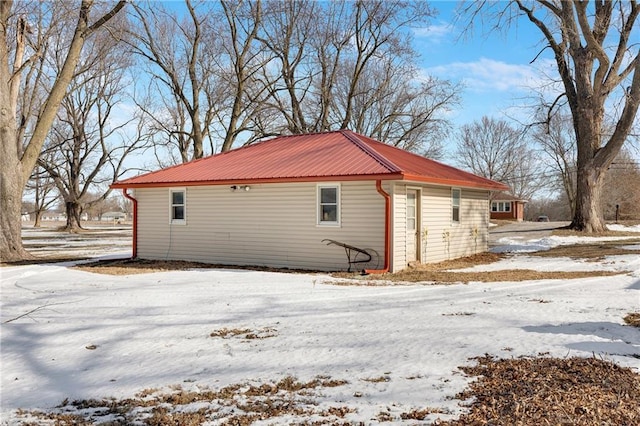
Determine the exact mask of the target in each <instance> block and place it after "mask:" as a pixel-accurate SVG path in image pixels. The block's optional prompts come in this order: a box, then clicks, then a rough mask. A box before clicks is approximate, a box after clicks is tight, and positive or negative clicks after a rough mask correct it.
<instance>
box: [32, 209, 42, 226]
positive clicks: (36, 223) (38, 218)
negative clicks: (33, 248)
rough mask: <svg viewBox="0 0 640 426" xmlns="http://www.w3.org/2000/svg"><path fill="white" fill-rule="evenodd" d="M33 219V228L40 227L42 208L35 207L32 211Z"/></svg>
mask: <svg viewBox="0 0 640 426" xmlns="http://www.w3.org/2000/svg"><path fill="white" fill-rule="evenodd" d="M34 216H35V221H34V222H33V227H34V228H40V227H41V226H42V210H40V209H37V210H36V212H35V213H34Z"/></svg>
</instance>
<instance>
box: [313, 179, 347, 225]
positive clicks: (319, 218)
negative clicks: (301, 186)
mask: <svg viewBox="0 0 640 426" xmlns="http://www.w3.org/2000/svg"><path fill="white" fill-rule="evenodd" d="M323 189H335V190H336V220H335V221H333V220H332V221H329V220H322V205H323V204H322V190H323ZM340 193H341V185H340V184H339V183H323V184H318V185H317V186H316V225H317V226H334V227H339V226H341V220H340V218H341V216H342V214H341V209H342V199H341V195H340Z"/></svg>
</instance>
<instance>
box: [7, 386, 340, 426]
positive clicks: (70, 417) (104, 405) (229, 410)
mask: <svg viewBox="0 0 640 426" xmlns="http://www.w3.org/2000/svg"><path fill="white" fill-rule="evenodd" d="M346 383H347V382H346V381H344V380H334V379H331V378H328V377H321V376H319V377H316V378H315V379H313V380H310V381H308V382H301V381H298V380H297V379H296V378H295V377H291V376H287V377H285V378H283V379H282V380H280V381H278V382H273V383H263V384H261V385H254V384H247V383H239V384H233V385H229V386H226V387H224V388H221V389H219V390H215V389H209V388H199V389H197V390H186V389H183V388H182V386H174V387H173V391H170V392H162V391H158V390H156V389H148V390H144V391H142V392H140V393H138V394H137V395H136V396H135V397H133V398H126V399H121V400H117V399H88V400H77V401H72V402H69V401H68V400H65V401H63V402H62V404H60V406H58V407H56V409H55V410H51V411H49V412H43V411H24V410H22V411H20V412H18V416H19V417H21V418H25V419H26V418H28V417H31V418H35V419H38V420H44V421H47V420H50V421H53V422H54V423H55V424H56V425H90V424H96V423H102V424H109V425H114V426H115V425H130V424H140V425H147V426H161V425H162V426H164V425H177V426H191V425H193V426H195V425H201V424H203V423H206V422H208V423H211V424H218V425H250V424H252V423H254V422H256V421H265V420H266V421H270V424H276V423H278V422H277V419H278V418H280V417H284V416H299V417H302V418H305V417H310V416H321V417H322V418H324V419H325V420H326V421H322V422H321V423H318V424H343V423H342V420H341V419H342V418H344V416H346V415H347V414H348V413H351V412H353V409H351V408H349V407H345V406H342V405H336V406H331V407H329V408H324V409H322V410H319V409H318V408H317V407H316V405H317V403H316V402H315V401H314V399H313V398H314V396H315V395H316V392H320V391H321V390H322V389H323V388H332V387H338V386H343V385H345V384H346ZM105 421H106V422H107V423H104V422H105ZM273 422H276V423H273ZM23 424H29V423H28V422H26V421H25V423H23ZM301 424H302V423H301ZM344 424H347V423H344Z"/></svg>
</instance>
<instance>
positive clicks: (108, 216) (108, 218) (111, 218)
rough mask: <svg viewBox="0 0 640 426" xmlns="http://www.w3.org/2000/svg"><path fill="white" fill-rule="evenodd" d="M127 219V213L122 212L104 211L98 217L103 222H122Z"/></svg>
mask: <svg viewBox="0 0 640 426" xmlns="http://www.w3.org/2000/svg"><path fill="white" fill-rule="evenodd" d="M126 219H127V214H126V213H123V212H106V213H103V214H102V216H101V217H100V220H101V221H103V222H122V221H124V220H126Z"/></svg>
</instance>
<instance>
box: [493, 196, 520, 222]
mask: <svg viewBox="0 0 640 426" xmlns="http://www.w3.org/2000/svg"><path fill="white" fill-rule="evenodd" d="M526 203H527V200H522V199H520V198H518V197H516V196H515V195H513V194H509V193H507V192H497V193H494V194H493V195H492V197H491V219H497V220H514V221H518V222H522V221H523V220H524V205H525V204H526Z"/></svg>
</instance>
